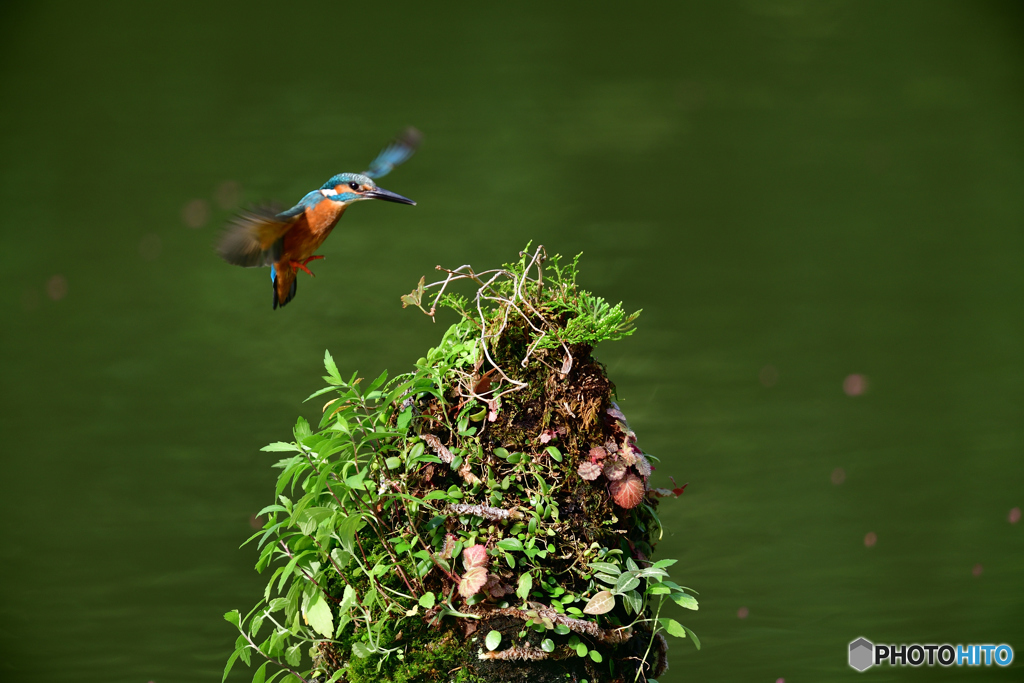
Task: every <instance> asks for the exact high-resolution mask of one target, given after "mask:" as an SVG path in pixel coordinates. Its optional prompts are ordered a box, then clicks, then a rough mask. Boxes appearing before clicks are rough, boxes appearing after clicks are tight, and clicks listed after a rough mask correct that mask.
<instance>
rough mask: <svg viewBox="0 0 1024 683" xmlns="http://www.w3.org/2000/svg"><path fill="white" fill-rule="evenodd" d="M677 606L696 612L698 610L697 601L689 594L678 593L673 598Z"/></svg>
mask: <svg viewBox="0 0 1024 683" xmlns="http://www.w3.org/2000/svg"><path fill="white" fill-rule="evenodd" d="M672 599H673V600H675V602H676V604H677V605H679V606H680V607H685V608H686V609H692V610H696V609H698V605H697V599H696V598H694V597H693V596H692V595H690V594H688V593H676V594H675V595H673V596H672Z"/></svg>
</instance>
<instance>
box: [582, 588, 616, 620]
mask: <svg viewBox="0 0 1024 683" xmlns="http://www.w3.org/2000/svg"><path fill="white" fill-rule="evenodd" d="M614 607H615V596H613V595H612V593H611V591H601V592H600V593H598V594H597V595H595V596H594V597H592V598H590V601H589V602H587V606H586V607H584V608H583V612H584V613H585V614H595V615H596V614H605V613H607V612H611V611H612V608H614Z"/></svg>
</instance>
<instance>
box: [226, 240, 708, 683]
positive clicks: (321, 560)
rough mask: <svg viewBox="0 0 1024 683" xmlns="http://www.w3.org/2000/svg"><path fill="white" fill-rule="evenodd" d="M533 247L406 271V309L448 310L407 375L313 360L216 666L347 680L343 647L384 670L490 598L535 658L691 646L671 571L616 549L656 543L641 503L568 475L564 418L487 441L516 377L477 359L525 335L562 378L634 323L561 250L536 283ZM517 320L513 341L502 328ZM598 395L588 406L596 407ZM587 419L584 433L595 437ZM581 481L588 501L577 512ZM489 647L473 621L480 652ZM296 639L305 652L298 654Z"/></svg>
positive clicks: (574, 444) (278, 447)
mask: <svg viewBox="0 0 1024 683" xmlns="http://www.w3.org/2000/svg"><path fill="white" fill-rule="evenodd" d="M544 256H545V255H543V252H542V248H541V249H538V250H537V251H536V252H535V253H534V254H532V255H531V254H528V253H524V255H523V256H522V258H521V260H520V261H519V262H518V263H515V264H511V265H507V266H506V267H505V268H503V269H497V270H495V271H485V272H484V273H481V274H476V273H472V271H468V274H467V273H466V272H462V273H460V272H459V271H448V272H449V277H448V278H447V279H446V281H445V282H444V283H437V284H435V285H431V286H426V285H424V282H423V281H422V280H421V282H420V286H419V287H418V288H417V290H414V292H413V293H412V294H411V295H409V296H408V297H403V300H406V299H408V300H406V303H413V304H415V305H417V306H420V305H421V303H422V297H423V294H424V292H425V290H426V289H428V288H429V287H435V286H438V285H440V287H441V291H440V292H439V293H438V295H437V296H436V297H435V299H434V305H433V306H432V308H431V310H430V311H429V313H430V314H431V315H432V314H433V312H434V310H435V309H436V307H437V305H447V306H449V307H451V308H453V309H455V310H456V311H458V312H459V313H460V314H461V319H460V320H459V321H458V322H456V323H455V324H453V325H452V326H450V327H449V328H448V330H447V331H446V332H445V334H444V335H443V337H442V339H441V341H440V343H439V344H438V346H437V347H435V348H433V349H431V350H430V351H429V352H428V354H427V355H426V356H425V357H424V358H421V359H419V360H418V361H417V363H416V367H415V370H414V371H413V372H411V373H406V374H403V375H400V376H398V377H395V378H393V379H389V378H388V375H387V373H386V372H385V373H382V374H381V375H380V376H379V377H378V378H377V379H376V380H374V381H373V382H370V383H369V385H368V386H365V387H364V386H362V381H361V380H360V379H359V378H358V377H357V376H356V375H353V376H352V377H351V378H349V379H347V380H345V379H343V378H342V376H341V374H340V373H339V371H338V369H337V367H336V365H335V363H334V360H333V359H332V357H331V355H330V354H329V353H326V354H325V358H324V365H325V368H326V371H327V374H326V375H325V377H324V379H325V381H326V382H327V384H328V386H327V387H325V388H324V389H322V390H320V391H318V392H316V393H314V394H313V395H312V396H310V397H309V399H307V400H310V399H313V398H316V397H319V396H322V395H324V394H330V395H331V398H330V400H329V401H327V403H326V404H325V405H324V406H323V411H322V418H321V420H320V423H319V425H318V427H317V430H316V431H315V432H314V430H313V429H312V428H311V427H310V425H309V424H308V423H307V422H306V420H304V419H303V418H299V420H298V421H297V423H296V426H295V429H294V433H293V437H294V440H293V441H290V442H278V443H273V444H270V445H269V446H267V447H265V448H264V449H263V450H264V451H268V452H277V453H282V454H285V455H284V457H283V458H282V459H281V460H280V461H278V462H277V464H276V465H275V467H277V468H279V469H280V470H281V473H280V475H279V477H278V481H277V488H276V500H275V502H274V503H272V504H270V505H268V506H266V507H265V508H264V509H263V510H261V511H260V513H259V514H260V515H266V516H267V521H266V523H265V525H264V527H263V529H261V530H260V531H259V532H257V533H256V534H254V535H253V536H252V537H251V538H250V539H249V541H247V543H248V542H255V543H256V546H257V547H258V549H259V551H260V554H259V559H258V561H257V564H256V569H257V571H259V572H261V573H262V572H264V571H269V569H270V568H271V567H274V569H273V571H272V572H271V576H270V580H269V582H268V583H267V585H266V588H265V590H264V594H263V597H262V599H261V600H260V601H259V602H258V603H257V604H256V606H255V607H254V608H253V609H252V610H250V611H249V612H248V613H247V614H246V615H244V616H243V615H241V614H240V613H239V612H238V611H232V612H229V613H228V614H227V615H225V618H226V619H227V620H228V621H229V622H231V623H232V624H234V625H235V626H236V627H237V628H238V631H239V636H238V639H237V641H236V647H235V650H234V652H233V653H232V655H231V657H230V659H229V661H228V663H227V666H226V668H225V671H224V677H225V678H226V677H227V674H228V672H229V671H230V670H231V668H232V666H233V665H234V663H235V662H236V660H238V659H241V660H242V661H244V662H245V663H246V664H250V663H251V658H252V656H253V655H254V654H255V655H256V656H257V657H259V658H262V659H263V660H264V662H263V664H262V665H261V666H260V667H259V668H258V669H257V670H256V673H255V675H254V678H253V681H254V682H255V683H266V682H267V681H273V680H276V679H278V678H279V677H285V679H287V680H292V681H303V682H308V681H312V680H316V681H337V680H353V679H352V671H351V668H352V667H351V666H347V663H348V662H351V661H354V659H355V660H360V661H364V662H368V661H376V670H377V672H379V673H378V675H379V677H380V678H382V679H383V678H386V677H387V671H388V670H395V669H396V667H397V668H400V667H401V666H402V665H403V662H406V661H407V660H408V658H410V657H411V656H413V654H414V650H415V643H413V642H412V641H411V640H410V639H409V638H405V639H403V638H402V634H403V632H406V633H413V632H416V631H417V629H419V628H422V627H423V626H424V625H428V624H429V625H430V626H438V625H444V624H453V623H461V622H465V621H466V620H472V621H478V620H481V619H484V620H486V619H487V616H488V614H489V613H492V612H493V611H494V610H504V611H505V612H508V611H509V610H511V611H512V612H514V613H515V614H516V615H518V616H519V617H520V618H521V619H522V621H523V631H522V632H521V633H520V634H519V637H520V638H523V637H525V636H526V635H527V633H528V631H534V632H536V633H539V634H542V635H543V638H542V639H541V640H540V648H541V650H542V651H543V652H546V653H555V651H556V649H559V648H561V649H562V650H563V651H566V650H567V649H569V650H572V651H574V652H575V654H576V655H577V656H579V657H588V658H589V659H590V660H591V661H592V662H594V663H601V662H602V661H603V659H604V655H602V652H604V653H606V654H607V653H609V652H611V651H612V650H611V648H612V647H613V646H614V645H615V644H617V643H621V642H623V641H624V640H625V639H628V638H629V637H631V636H632V634H633V632H634V630H636V632H637V633H642V634H644V635H645V637H646V638H647V639H648V645H647V651H648V652H650V650H651V648H652V647H653V646H654V645H655V643H656V638H657V637H658V634H659V633H661V632H667V633H669V634H670V635H675V636H678V637H685V636H686V635H687V634H689V636H690V637H692V638H693V639H694V642H695V644H696V645H697V646H698V647H699V641H697V640H696V637H695V636H694V635H693V633H692V632H690V631H689V630H688V629H687V628H686V627H684V626H682V625H681V624H679V623H678V622H676V621H674V620H672V619H666V618H662V617H661V616H660V614H661V606H662V604H663V602H664V600H665V598H671V599H672V600H674V601H675V602H676V603H678V604H679V605H681V606H683V607H686V608H688V609H696V608H697V603H696V600H695V598H694V597H693V595H692V593H693V591H691V590H690V589H686V588H684V587H681V586H679V585H677V584H675V583H673V582H672V581H670V580H669V576H668V572H667V571H666V570H667V568H668V567H669V566H671V565H672V564H674V563H675V560H661V561H658V562H650V561H647V560H646V559H645V557H646V555H645V554H644V553H640V554H639V555H637V558H638V559H634V556H633V555H634V552H633V550H632V549H631V546H632V548H643V549H644V550H645V552H646V554H650V552H651V550H652V548H653V544H654V542H655V541H654V539H653V534H654V532H655V530H660V522H658V520H657V515H656V514H655V512H654V504H653V503H648V502H645V503H644V504H643V505H640V506H638V507H636V508H635V509H631V510H622V509H619V508H615V507H614V505H613V503H612V502H611V500H610V498H609V496H608V493H607V491H605V490H604V489H603V488H601V487H595V486H593V485H592V483H591V482H589V481H584V480H582V479H581V478H580V477H579V476H578V475H576V466H577V464H578V463H579V462H581V461H582V459H583V458H584V457H585V449H581V446H580V443H581V442H582V441H583V440H585V439H584V437H579V438H575V435H574V434H572V433H571V431H572V429H573V425H572V423H571V422H566V423H565V424H564V425H563V426H562V427H561V428H560V429H546V430H545V431H544V433H542V434H539V435H536V436H537V440H536V442H537V443H536V447H532V446H531V447H529V448H523V447H522V446H520V447H518V448H515V447H511V446H510V447H509V448H506V447H505V446H506V445H509V444H506V443H504V442H502V440H501V439H499V438H497V437H495V436H494V434H492V431H493V428H494V427H493V423H495V421H496V420H498V418H499V415H500V414H502V413H503V412H508V411H512V410H513V407H514V406H515V404H516V402H517V401H519V400H520V399H521V398H522V397H525V396H527V395H528V394H529V391H528V390H529V389H530V388H531V384H530V382H529V381H524V380H523V379H522V378H524V377H526V375H524V374H522V373H517V372H515V371H513V370H512V369H511V368H508V367H506V368H505V369H503V368H502V367H500V366H499V365H498V364H497V363H495V362H494V361H493V359H494V358H495V357H498V358H506V357H508V356H509V348H508V347H509V346H510V345H512V343H513V341H515V343H516V344H517V348H520V347H524V346H525V348H526V351H525V354H526V356H525V357H524V358H523V361H522V364H521V366H522V367H523V368H529V367H532V366H538V364H539V366H543V367H545V368H549V367H551V366H550V364H549V363H548V362H547V361H546V360H545V358H546V357H547V356H550V355H551V354H554V353H556V352H557V353H564V355H565V361H564V362H563V364H562V371H563V373H562V375H561V376H562V377H563V378H565V377H567V376H568V369H567V367H568V366H571V362H572V358H573V356H572V353H575V354H576V362H577V363H580V362H581V358H582V357H583V356H582V354H584V353H586V352H587V349H588V348H589V346H592V345H593V344H595V343H597V342H598V341H602V340H607V339H615V338H618V337H621V336H624V335H628V334H630V333H631V332H632V322H633V320H634V319H635V318H636V315H637V314H636V313H634V314H633V315H630V316H626V315H625V314H624V313H623V311H622V308H621V305H616V306H614V307H612V306H609V305H608V304H607V303H606V302H604V300H603V299H600V298H598V297H594V296H592V295H590V294H589V293H587V292H583V291H582V290H580V289H579V288H578V287H577V285H576V282H575V280H576V272H577V260H573V261H572V263H571V264H570V265H569V266H567V267H564V268H563V267H560V266H559V264H558V259H557V257H553V258H552V259H551V260H550V261H551V262H550V265H549V267H548V269H547V271H546V272H547V275H548V278H547V280H545V279H544V274H545V268H544ZM577 258H578V257H577ZM534 268H535V269H536V273H537V274H536V277H533V276H532V275H531V273H532V272H533V269H534ZM454 279H469V280H472V281H473V282H474V283H475V284H476V285H477V286H478V289H477V291H476V301H475V305H472V304H471V300H470V299H468V298H465V297H460V296H458V295H454V294H450V293H445V292H444V288H445V287H446V286H447V284H448V283H449V282H450V281H451V280H454ZM517 316H518V317H517ZM510 321H511V322H510ZM516 321H518V323H517V324H516ZM524 330H525V331H526V334H527V339H526V340H525V343H523V340H522V339H514V337H515V335H516V334H520V333H522V332H523V331H524ZM559 349H561V351H559ZM495 373H497V374H495ZM516 376H518V377H520V378H521V379H516V378H515V377H516ZM566 381H568V380H566ZM524 390H527V391H524ZM608 400H609V399H608V397H607V396H606V395H601V396H597V397H595V398H594V399H593V401H594V402H595V405H596V404H598V403H602V409H603V408H605V407H607V406H605V405H603V404H605V403H607V402H608ZM563 417H564V416H563ZM603 424H604V423H603V422H601V421H600V420H599V419H598V420H596V421H594V422H593V423H591V424H589V426H587V427H586V429H588V430H589V432H590V433H594V434H598V433H601V430H607V427H606V426H602V425H603ZM588 438H589V437H588ZM602 438H603V436H602ZM531 439H532V437H531ZM531 439H528V441H530V440H531ZM581 492H583V493H584V494H586V495H587V496H589V499H588V500H590V501H592V503H591V504H590V507H589V509H588V508H587V506H586V505H584V506H583V509H582V511H581V509H580V504H579V503H580V497H581ZM567 506H568V507H567ZM563 508H565V509H569V508H572V509H573V513H572V515H571V517H572V519H569V518H567V516H566V515H563V512H562V510H563ZM587 515H590V516H591V517H588V516H587ZM594 516H596V519H594V518H592V517H594ZM592 527H593V528H592ZM627 533H628V534H632V536H629V537H627V536H626V535H625V534H627ZM637 552H639V551H637ZM460 558H461V560H462V562H461V566H462V571H461V575H460V572H459V564H458V562H457V561H458V560H459V559H460ZM641 564H642V565H644V566H641ZM403 624H404V625H405V626H403ZM495 634H497V639H495ZM500 643H501V635H500V633H498V632H497V631H491V632H490V633H488V635H487V637H486V638H485V644H486V647H487V650H486V651H485V650H484V649H483V648H481V650H480V653H481V654H480V657H481V658H483V657H484V656H485V654H486V653H492V654H494V653H493V652H492V651H494V650H496V648H498V647H499V645H500ZM307 651H308V652H309V655H310V657H311V660H312V663H311V665H310V666H308V667H303V666H302V664H303V659H304V657H303V655H304V654H305V653H306V652H307ZM646 657H647V654H646V653H645V655H644V659H645V660H646ZM271 666H272V667H274V669H273V671H271V672H270V676H269V678H267V675H268V670H269V668H268V667H271ZM380 672H383V673H380ZM641 672H642V667H640V668H637V669H636V677H637V678H639V677H640V676H641ZM649 680H653V679H649Z"/></svg>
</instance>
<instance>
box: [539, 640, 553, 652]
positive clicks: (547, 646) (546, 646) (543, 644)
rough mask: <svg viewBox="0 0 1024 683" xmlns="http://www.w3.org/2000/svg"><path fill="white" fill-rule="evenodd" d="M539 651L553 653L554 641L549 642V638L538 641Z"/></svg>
mask: <svg viewBox="0 0 1024 683" xmlns="http://www.w3.org/2000/svg"><path fill="white" fill-rule="evenodd" d="M540 649H542V650H544V652H554V651H555V641H553V640H551V639H550V638H545V639H544V640H542V641H540Z"/></svg>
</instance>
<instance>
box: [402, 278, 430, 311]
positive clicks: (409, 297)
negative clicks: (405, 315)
mask: <svg viewBox="0 0 1024 683" xmlns="http://www.w3.org/2000/svg"><path fill="white" fill-rule="evenodd" d="M426 281H427V278H426V276H423V277H421V278H420V281H419V284H417V285H416V289H414V290H412V291H411V292H409V293H408V294H403V295H402V297H401V298H402V308H405V307H406V306H419V305H420V304H421V303H422V302H423V289H424V286H425V284H426Z"/></svg>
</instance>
